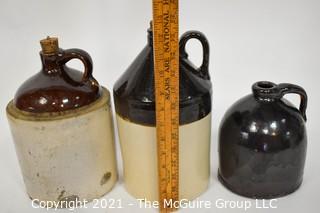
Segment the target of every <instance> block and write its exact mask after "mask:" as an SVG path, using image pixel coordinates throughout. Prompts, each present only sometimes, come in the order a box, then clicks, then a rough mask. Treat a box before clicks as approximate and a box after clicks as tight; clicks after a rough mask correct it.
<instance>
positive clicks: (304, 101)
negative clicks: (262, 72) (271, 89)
mask: <svg viewBox="0 0 320 213" xmlns="http://www.w3.org/2000/svg"><path fill="white" fill-rule="evenodd" d="M278 89H279V91H280V98H282V97H283V96H284V95H286V94H290V93H294V94H298V95H300V107H299V111H300V113H301V115H302V117H303V119H304V120H305V121H307V116H306V110H307V105H308V96H307V93H306V91H305V90H304V89H303V88H302V87H300V86H297V85H294V84H287V83H282V84H279V85H278Z"/></svg>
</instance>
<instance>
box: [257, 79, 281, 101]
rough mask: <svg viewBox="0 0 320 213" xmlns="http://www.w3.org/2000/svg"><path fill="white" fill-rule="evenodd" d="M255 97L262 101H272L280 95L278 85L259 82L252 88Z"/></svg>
mask: <svg viewBox="0 0 320 213" xmlns="http://www.w3.org/2000/svg"><path fill="white" fill-rule="evenodd" d="M252 92H253V94H254V96H255V97H257V98H258V99H261V100H267V101H270V100H272V99H274V98H277V97H278V95H279V89H278V85H277V84H275V83H273V82H270V81H258V82H256V83H255V84H253V86H252Z"/></svg>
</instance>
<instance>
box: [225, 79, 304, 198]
mask: <svg viewBox="0 0 320 213" xmlns="http://www.w3.org/2000/svg"><path fill="white" fill-rule="evenodd" d="M252 91H253V93H252V94H250V95H248V96H246V97H244V98H242V99H240V100H239V101H237V102H236V103H235V104H234V105H233V106H232V107H231V108H230V109H229V110H228V111H227V113H226V114H225V116H224V118H223V120H222V123H221V126H220V133H219V158H220V167H219V178H220V180H221V182H222V183H223V184H224V185H225V186H226V187H227V188H229V189H230V190H231V191H233V192H235V193H237V194H240V195H243V196H247V197H252V198H273V197H279V196H283V195H286V194H289V193H291V192H293V191H295V190H296V189H297V188H298V187H299V186H300V184H301V182H302V178H303V170H304V164H305V158H306V148H307V134H306V128H305V121H306V114H305V113H306V106H307V95H306V93H305V91H304V90H303V89H302V88H301V87H299V86H296V85H292V84H279V85H276V84H274V83H271V82H258V83H256V84H254V85H253V87H252ZM288 93H297V94H299V95H300V96H301V105H300V109H299V110H298V109H296V108H295V107H294V106H293V105H292V104H291V103H289V102H288V101H287V100H286V99H284V98H283V96H284V95H285V94H288Z"/></svg>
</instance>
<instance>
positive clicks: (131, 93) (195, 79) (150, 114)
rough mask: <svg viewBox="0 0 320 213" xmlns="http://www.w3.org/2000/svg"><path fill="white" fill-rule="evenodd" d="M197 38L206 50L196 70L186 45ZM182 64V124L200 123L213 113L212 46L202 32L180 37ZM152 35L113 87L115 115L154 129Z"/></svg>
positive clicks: (180, 73) (180, 68) (150, 34)
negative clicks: (210, 70) (210, 73)
mask: <svg viewBox="0 0 320 213" xmlns="http://www.w3.org/2000/svg"><path fill="white" fill-rule="evenodd" d="M190 39H198V40H199V41H200V42H201V44H202V47H203V61H202V65H201V66H200V67H195V66H194V65H193V63H192V62H191V61H190V60H189V58H188V54H187V52H186V49H185V47H186V43H187V42H188V41H189V40H190ZM179 47H180V50H179V52H180V64H179V66H180V67H179V75H180V77H179V115H180V116H179V124H180V125H184V124H188V123H191V122H194V121H198V120H200V119H202V118H204V117H205V116H207V115H208V114H209V113H210V112H211V88H212V85H211V81H210V76H209V69H208V66H209V43H208V40H207V39H206V37H205V36H204V35H203V34H202V33H201V32H199V31H189V32H186V33H185V34H183V35H182V36H181V39H180V42H179ZM153 64H154V61H153V34H152V30H151V28H150V29H149V30H148V44H147V45H146V46H145V48H144V49H143V50H142V51H141V52H140V54H139V55H138V56H137V57H136V59H135V60H134V61H133V62H132V64H131V65H130V66H129V68H128V69H127V70H126V71H125V73H124V74H123V75H122V76H121V77H120V78H119V79H118V81H117V82H116V83H115V85H114V87H113V95H114V103H115V109H116V113H117V114H118V115H120V116H121V117H122V118H124V119H126V120H129V121H130V122H134V123H137V124H141V125H146V126H155V125H156V111H155V95H154V94H155V85H154V66H153Z"/></svg>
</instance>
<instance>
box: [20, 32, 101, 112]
mask: <svg viewBox="0 0 320 213" xmlns="http://www.w3.org/2000/svg"><path fill="white" fill-rule="evenodd" d="M41 45H42V48H43V50H42V52H40V57H41V62H42V69H41V71H40V72H38V73H37V74H35V75H34V76H33V77H31V78H30V79H28V80H27V81H26V82H24V83H23V84H22V85H21V86H20V88H19V89H18V91H17V93H16V95H15V98H14V104H15V106H16V107H17V108H18V109H20V110H23V111H28V112H34V113H43V112H62V111H66V110H71V109H76V108H79V107H82V106H85V105H88V104H90V103H92V102H94V101H95V100H97V99H98V98H99V97H100V96H101V87H100V86H99V84H98V82H97V81H96V80H95V79H94V78H93V76H92V59H91V57H90V56H89V54H88V53H87V52H85V51H83V50H81V49H68V50H62V49H59V46H58V39H56V38H47V39H44V40H42V41H41ZM72 59H79V60H81V62H82V63H83V64H84V73H83V74H82V73H81V72H80V71H78V70H75V69H72V68H70V67H68V66H66V63H67V62H68V61H70V60H72Z"/></svg>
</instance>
